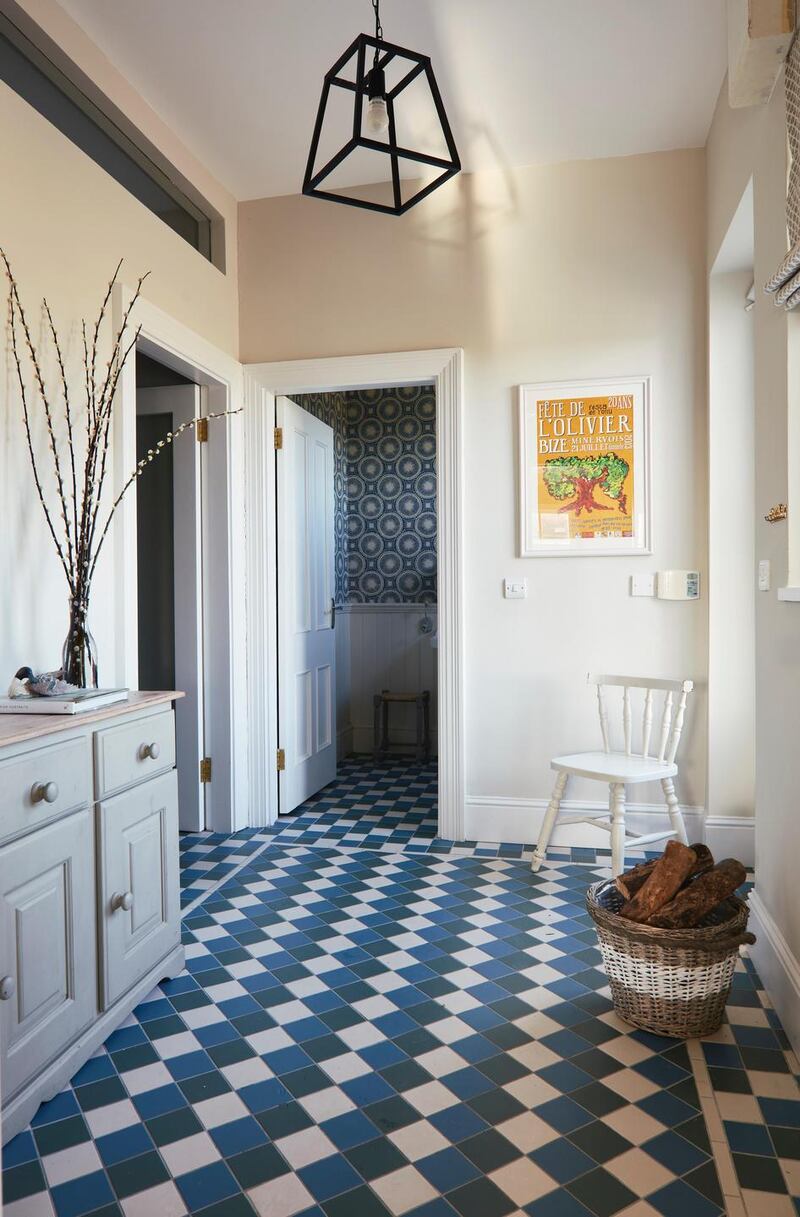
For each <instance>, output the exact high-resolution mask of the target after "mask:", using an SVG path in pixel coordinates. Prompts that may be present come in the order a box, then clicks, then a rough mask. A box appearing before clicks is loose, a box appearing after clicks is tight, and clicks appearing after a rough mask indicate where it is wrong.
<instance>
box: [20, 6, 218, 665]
mask: <svg viewBox="0 0 800 1217" xmlns="http://www.w3.org/2000/svg"><path fill="white" fill-rule="evenodd" d="M29 8H30V9H31V11H32V12H34V11H36V12H37V14H38V15H39V17H40V18H41V20H42V21H43V22H44V23H47V22H49V21H55V22H56V27H51V29H52V30H53V32H54V33H55V34H57V36H58V37H59V39H60V40H61V44H62V45H63V46H64V47H65V49H67V50H68V51H69V52H70V53H73V54H74V55H75V57H76V59H77V60H78V62H79V63H80V64H81V66H82V67H84V68H85V70H87V71H89V72H90V74H92V76H93V78H94V79H96V80H98V81H99V82H102V83H103V84H104V87H106V88H107V90H108V91H109V93H110V95H112V96H113V99H114V100H115V101H116V102H117V104H119V105H121V106H123V107H124V108H126V112H127V113H130V115H131V117H132V118H134V120H135V121H137V122H138V123H139V124H140V125H141V127H142V129H143V130H144V131H145V134H147V135H148V137H149V138H150V139H152V140H153V142H154V143H156V144H157V145H158V146H159V148H161V149H162V150H163V151H164V153H165V155H168V156H170V157H171V158H172V159H173V160H174V161H175V163H176V164H177V163H178V162H180V165H179V167H180V169H181V172H182V173H184V174H185V175H186V176H187V177H190V178H191V179H192V180H193V181H194V182H195V184H196V185H197V187H198V189H200V190H202V191H203V192H204V194H205V195H206V197H207V198H208V199H209V201H210V202H211V203H212V204H213V205H214V206H215V207H216V208H217V210H218V211H220V212H221V213H222V214H223V215H224V217H225V219H226V227H227V246H228V260H227V261H228V268H229V269H228V273H227V275H223V274H222V273H221V272H220V271H219V270H217V269H216V268H215V267H214V266H212V265H211V264H210V263H209V262H207V261H206V260H205V259H204V258H203V257H202V256H201V255H199V254H198V253H197V252H196V251H195V250H193V249H191V248H190V247H189V246H188V245H187V244H186V243H185V242H184V241H183V240H181V239H180V238H179V237H178V236H176V235H175V234H174V233H173V232H172V231H171V230H170V229H169V228H167V226H166V225H165V224H164V223H163V222H162V221H161V220H159V219H158V218H157V217H156V216H154V215H152V214H151V213H150V212H149V211H147V210H146V209H145V208H144V207H143V206H142V205H141V204H140V203H138V202H137V201H136V200H135V199H134V198H133V197H132V196H131V195H129V194H128V193H127V192H126V191H125V190H124V189H123V188H122V187H121V186H119V185H118V184H117V183H116V182H115V181H114V180H113V179H112V178H111V177H109V176H108V174H106V173H105V172H104V171H103V170H102V169H100V168H99V167H98V166H97V165H95V164H94V162H93V161H91V160H90V159H89V158H88V157H86V156H85V155H84V154H83V153H82V152H80V151H79V150H78V149H77V148H75V147H74V146H73V145H72V144H70V143H69V141H68V140H66V139H65V138H64V137H63V136H62V135H61V134H60V133H59V132H58V131H57V130H56V129H55V128H54V127H52V126H51V125H50V124H49V123H48V122H47V121H46V120H45V119H43V118H42V117H41V116H40V115H38V114H37V113H36V112H35V111H34V110H33V109H32V108H31V107H30V106H28V105H27V104H26V103H25V102H24V101H22V100H21V99H20V98H19V97H17V95H16V94H14V93H13V92H12V91H11V90H10V89H8V88H7V87H6V86H5V85H0V146H2V148H3V155H4V158H5V165H6V171H5V172H4V175H3V181H2V185H1V186H0V244H2V245H3V247H4V248H5V250H6V252H7V253H8V256H9V258H10V260H11V262H12V264H13V267H14V270H15V273H16V277H17V279H18V281H19V284H20V290H21V293H22V296H23V300H24V302H25V303H26V305H27V308H28V313H29V318H30V320H31V321H32V322H33V328H34V332H35V333H36V334H38V333H39V328H40V312H39V307H40V302H41V298H42V296H43V295H45V294H46V295H47V298H48V301H49V303H50V306H51V309H52V311H53V314H54V316H55V318H56V322H57V324H58V325H59V326H60V327H61V328H62V330H63V332H64V333H65V334H69V356H70V358H72V359H73V360H74V361H75V362H74V364H73V367H74V375H75V385H76V387H77V385H79V383H80V362H79V359H80V353H79V349H78V343H79V339H80V330H79V328H78V327H79V324H80V319H81V317H84V316H85V317H93V316H94V315H95V313H96V311H97V309H98V307H99V304H100V302H101V300H102V297H103V294H104V292H105V288H106V285H107V283H108V280H109V278H110V276H111V274H112V272H113V270H114V267H115V265H116V263H117V261H118V260H119V258H121V257H123V258H124V259H125V263H124V267H123V271H122V278H123V280H124V281H125V282H126V283H128V284H133V283H135V281H136V278H137V277H138V275H139V274H141V273H142V272H144V271H147V270H149V271H150V272H151V274H150V278H149V279H148V280H147V284H146V288H145V294H146V296H147V298H148V299H149V300H151V301H152V302H153V303H154V304H156V305H158V306H159V307H160V308H162V309H163V310H164V311H165V312H167V313H169V314H170V315H171V316H173V317H174V318H176V319H177V320H179V321H181V322H183V323H184V324H185V325H187V326H189V327H190V328H192V329H193V330H195V331H197V332H198V333H200V334H202V335H203V336H204V337H205V338H207V339H208V340H209V341H210V342H212V343H214V344H215V345H217V346H219V347H221V348H222V349H223V350H225V351H226V352H229V353H231V354H234V355H235V354H236V353H237V349H238V293H237V283H236V255H235V251H236V219H237V216H236V203H235V201H234V200H233V199H232V198H231V197H230V196H229V195H227V194H226V192H225V191H224V190H223V189H222V188H221V187H220V186H219V185H218V184H216V183H214V182H213V180H212V179H211V178H210V177H209V175H208V174H207V173H206V171H205V170H202V169H201V168H200V167H199V166H197V163H196V162H194V161H193V159H192V158H191V156H190V155H189V154H188V153H187V152H186V150H185V149H184V150H181V148H180V146H179V145H178V144H177V142H176V141H175V139H174V137H173V136H168V134H167V133H166V128H164V127H163V124H161V123H160V121H159V120H157V119H156V117H155V116H154V115H153V114H152V112H148V111H147V108H146V107H144V105H143V103H141V101H140V100H139V102H138V103H136V99H135V95H133V94H132V93H131V90H130V87H129V86H126V85H125V83H124V82H123V81H122V79H121V78H120V77H119V76H118V74H117V73H116V72H115V69H113V67H112V65H110V64H109V63H108V61H106V60H104V59H103V57H102V56H101V55H100V53H99V52H98V51H97V50H96V48H93V47H92V44H91V43H88V41H87V40H86V39H85V38H84V37H83V35H81V34H80V31H78V30H77V27H74V26H73V25H72V23H71V22H69V21H68V19H67V18H66V17H65V15H64V13H63V11H61V10H59V9H58V8H57V6H55V5H53V4H52V3H51V2H50V0H39V2H37V3H34V0H31V3H30V4H29ZM10 167H13V171H12V172H9V168H10ZM0 292H1V293H2V299H3V302H4V303H3V308H5V298H6V293H5V282H4V280H3V282H2V287H1V288H0ZM4 321H5V318H4ZM105 349H107V348H105ZM7 354H8V352H7V350H6V343H5V342H4V343H3V344H2V349H1V350H0V385H2V397H0V521H2V529H0V588H1V589H2V629H0V686H5V684H6V682H7V680H8V678H9V677H10V676H11V674H12V673H13V671H14V669H15V668H16V667H17V666H19V664H21V663H30V664H31V665H32V666H34V667H54V666H56V665H57V664H58V662H59V661H60V647H61V644H62V642H63V639H64V635H65V633H66V628H67V594H66V583H65V580H64V576H63V573H62V572H61V569H60V566H59V565H58V561H57V559H56V557H55V553H54V551H53V549H52V542H51V541H50V538H49V536H48V534H47V531H46V526H45V523H44V519H43V516H42V512H41V508H40V506H39V503H38V501H37V499H36V495H35V491H34V487H33V482H32V478H31V475H30V471H29V468H28V463H27V453H26V450H25V440H24V433H23V430H22V424H21V418H20V412H19V401H18V395H17V391H16V388H15V385H14V382H13V378H12V376H11V369H10V367H9V365H8V359H7ZM103 358H104V359H105V358H107V356H106V355H103ZM49 371H50V372H51V373H52V372H53V371H54V369H53V367H52V363H50V365H49ZM112 569H113V542H112V543H111V544H108V545H107V546H106V547H105V549H104V556H103V559H102V560H101V564H100V567H99V568H98V579H97V581H96V584H95V588H94V592H93V599H92V612H91V619H90V625H91V627H92V629H93V631H94V633H95V634H96V637H97V642H98V647H99V653H100V676H101V680H102V679H103V678H105V680H106V682H109V681H111V680H113V678H114V672H113V669H112V666H111V665H112V659H113V653H114V645H113V643H114V640H113V634H112V616H113V588H112V585H111V572H112ZM104 658H105V661H106V662H105V665H104V663H103V660H104Z"/></svg>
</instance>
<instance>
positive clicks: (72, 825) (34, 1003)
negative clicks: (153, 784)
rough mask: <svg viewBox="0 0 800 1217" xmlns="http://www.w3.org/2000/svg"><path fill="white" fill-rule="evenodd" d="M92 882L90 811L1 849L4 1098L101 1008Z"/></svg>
mask: <svg viewBox="0 0 800 1217" xmlns="http://www.w3.org/2000/svg"><path fill="white" fill-rule="evenodd" d="M94 885H95V877H94V841H93V831H92V819H91V813H90V812H89V811H79V812H76V813H75V814H74V815H71V816H67V817H66V818H65V819H63V820H58V821H57V822H56V823H55V824H50V825H48V826H47V827H45V828H42V829H41V830H40V831H39V832H36V833H31V834H30V835H29V836H27V837H23V838H22V839H21V840H20V841H15V842H14V843H13V844H12V845H6V846H4V847H3V849H0V976H2V979H3V986H2V998H3V1000H2V1001H0V1047H1V1048H2V1056H3V1060H4V1061H5V1075H4V1077H3V1091H4V1095H3V1097H4V1098H6V1099H7V1098H10V1097H11V1095H13V1094H14V1093H15V1092H16V1091H17V1090H19V1089H20V1087H21V1086H23V1085H24V1083H25V1082H26V1081H27V1080H28V1079H29V1078H31V1077H33V1076H34V1074H36V1073H38V1071H39V1070H40V1069H41V1068H42V1067H43V1066H44V1065H46V1064H47V1062H48V1061H49V1060H51V1059H52V1058H53V1057H54V1056H56V1055H57V1054H58V1053H59V1052H60V1051H61V1049H62V1048H64V1047H65V1045H67V1044H69V1043H71V1042H72V1040H74V1039H75V1038H76V1037H77V1036H78V1034H79V1033H80V1032H81V1031H82V1030H83V1029H84V1027H86V1026H88V1024H89V1023H90V1022H91V1021H92V1019H93V1018H95V1017H96V1015H97V975H96V964H95V958H96V949H95V886H94Z"/></svg>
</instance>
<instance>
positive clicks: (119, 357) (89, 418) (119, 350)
mask: <svg viewBox="0 0 800 1217" xmlns="http://www.w3.org/2000/svg"><path fill="white" fill-rule="evenodd" d="M0 260H2V262H3V264H4V265H5V270H6V275H7V277H8V281H9V285H10V297H9V307H10V316H11V346H12V353H13V357H14V363H15V365H16V372H17V380H18V382H19V389H20V395H21V399H22V416H23V421H24V425H25V435H26V439H27V442H28V453H29V456H30V461H31V468H32V470H33V479H34V484H35V486H36V492H37V494H38V496H39V501H40V503H41V504H42V510H43V511H44V515H45V519H46V521H47V526H48V528H49V530H50V535H51V537H52V538H53V543H54V545H55V547H56V552H57V554H58V557H59V559H60V561H61V565H62V566H63V568H64V573H65V575H66V577H67V584H68V586H69V591H70V597H71V600H72V603H73V606H74V608H76V609H78V610H80V611H82V612H85V611H86V608H87V607H88V601H89V591H90V588H91V583H92V579H93V577H94V573H95V570H96V568H97V561H98V558H99V557H100V552H101V550H102V548H103V543H104V541H105V539H106V537H107V536H108V532H109V529H110V527H111V521H112V520H113V518H114V514H115V512H116V510H117V508H118V507H119V505H120V503H121V502H122V500H123V499H124V497H125V495H126V494H127V492H128V491H129V490H130V488H131V486H132V485H133V483H134V482H135V481H136V480H137V479H138V478H140V477H141V476H142V474H143V473H144V471H145V469H146V468H147V466H148V465H149V464H150V463H151V462H152V461H153V460H155V458H156V457H158V456H159V455H160V454H161V453H162V452H163V451H164V449H165V448H166V447H167V446H168V445H169V444H171V443H173V442H174V441H175V440H176V439H177V438H178V436H179V435H182V434H183V433H184V432H185V431H188V430H189V429H190V428H194V427H195V426H196V425H197V423H198V422H199V421H200V420H199V419H197V418H193V419H190V420H189V421H188V422H185V423H183V424H182V425H181V426H180V427H178V428H177V430H176V431H170V432H168V433H167V435H166V436H165V437H164V438H163V439H160V440H159V441H158V443H157V444H156V446H155V448H150V449H149V450H148V452H147V455H146V456H145V457H143V459H142V460H140V461H139V462H138V464H137V465H136V467H135V469H134V470H133V472H132V473H131V475H130V477H129V478H128V479H127V481H126V482H125V484H124V486H123V487H122V490H121V491H120V493H119V494H118V495H117V497H116V499H115V500H114V502H113V503H112V504H111V507H110V509H109V512H108V515H107V517H106V519H105V523H104V524H103V527H102V531H101V532H100V534H99V537H98V533H97V530H98V525H99V519H100V513H101V506H102V502H103V489H104V487H105V481H106V476H107V472H108V453H109V447H110V436H111V424H112V419H113V412H114V402H115V399H116V394H117V389H118V387H119V382H120V377H121V376H122V373H123V370H124V368H125V365H126V363H127V361H128V359H129V357H130V355H131V354H132V353H133V351H134V350H135V348H136V344H137V342H138V340H139V336H140V334H141V326H138V327H137V328H136V329H135V330H133V331H132V330H131V317H132V314H133V310H134V308H135V306H136V302H137V301H138V299H139V297H140V295H141V290H142V284H143V283H144V281H145V279H146V278H147V276H146V275H143V276H142V277H141V278H140V279H139V281H138V283H137V285H136V289H135V291H134V292H133V294H132V298H131V300H130V301H129V303H128V305H127V307H126V309H125V312H124V314H123V316H122V321H121V323H120V326H119V329H118V330H117V332H116V333H115V334H114V336H113V340H112V347H111V358H110V359H109V361H108V363H107V365H106V371H105V375H104V377H103V380H102V384H98V374H97V359H98V349H99V343H100V331H101V329H102V325H103V321H104V319H105V317H106V315H107V312H108V305H109V301H110V300H111V296H112V293H113V290H114V286H115V284H116V282H117V279H118V276H119V271H120V267H121V265H122V263H121V262H120V263H119V265H118V266H117V268H116V270H115V271H114V274H113V276H112V278H111V281H110V283H109V285H108V289H107V291H106V294H105V297H104V298H103V303H102V305H101V306H100V312H99V314H98V317H97V320H96V322H95V324H94V327H93V330H92V331H91V340H90V337H89V330H88V329H87V326H86V322H85V321H84V322H82V324H81V335H82V345H83V381H84V384H83V387H84V391H85V393H86V410H85V416H84V419H83V422H84V429H85V435H86V449H85V456H84V461H83V469H82V471H81V478H79V474H78V462H77V459H76V449H75V440H76V427H75V421H76V420H75V416H74V414H73V404H72V398H71V396H70V387H69V378H68V375H67V369H66V364H65V361H64V357H63V350H62V346H61V343H60V341H59V338H58V331H57V330H56V326H55V322H54V321H53V317H52V315H51V312H50V309H49V307H48V305H47V301H44V311H45V316H46V319H47V324H48V329H49V334H50V338H51V340H52V343H53V347H54V349H55V354H56V361H57V363H58V370H59V377H60V390H61V395H62V397H63V399H64V415H65V420H66V428H67V441H68V456H69V468H70V472H71V481H72V522H71V523H70V520H69V513H68V510H67V494H66V491H65V489H64V481H63V477H62V473H61V458H60V456H59V452H58V443H57V438H56V432H55V426H54V421H53V419H54V411H53V408H52V405H51V402H50V399H49V397H48V394H47V388H46V385H45V379H44V375H43V373H42V366H41V362H40V358H39V354H38V352H37V351H36V348H35V347H34V345H33V339H32V337H31V334H30V329H29V327H28V324H27V320H26V317H25V313H24V310H23V308H22V303H21V301H20V296H19V291H18V288H17V283H16V280H15V279H14V276H13V274H12V271H11V266H10V264H9V261H8V259H7V257H6V255H5V253H3V251H2V249H0ZM18 325H19V327H20V328H21V330H22V333H23V334H24V337H25V346H26V348H27V353H28V357H29V359H30V362H31V364H32V367H33V372H34V380H35V382H36V387H37V389H38V395H39V396H40V397H41V399H42V405H43V407H44V415H45V421H46V423H47V430H48V436H49V448H50V453H51V456H52V460H53V467H54V471H55V476H56V483H57V487H58V495H59V499H60V502H61V508H62V517H63V521H64V533H65V541H63V542H62V541H61V540H60V539H59V536H58V534H57V531H56V528H55V524H54V521H53V517H52V515H51V513H50V509H49V508H48V506H47V500H46V498H45V494H44V489H43V487H42V481H41V476H40V470H39V465H38V463H37V460H36V452H35V449H34V444H33V435H32V432H31V413H30V404H29V399H28V390H27V388H26V384H25V376H24V372H23V366H22V355H21V352H20V349H19V343H18V339H17V326H18ZM239 413H241V411H240V410H223V411H219V412H217V413H214V414H207V415H205V418H207V419H217V418H225V417H227V416H229V415H232V414H239ZM79 480H82V483H83V485H82V487H81V494H80V510H79V498H78V483H79ZM95 540H97V544H96V545H95Z"/></svg>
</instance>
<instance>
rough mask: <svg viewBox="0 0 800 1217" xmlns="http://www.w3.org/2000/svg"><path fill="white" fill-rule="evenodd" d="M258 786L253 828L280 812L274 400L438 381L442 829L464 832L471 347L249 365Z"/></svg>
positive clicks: (252, 777) (252, 756) (248, 493)
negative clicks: (466, 426)
mask: <svg viewBox="0 0 800 1217" xmlns="http://www.w3.org/2000/svg"><path fill="white" fill-rule="evenodd" d="M244 372H245V403H246V406H245V446H246V462H245V468H246V472H245V478H246V490H245V498H246V513H247V533H248V536H247V626H248V629H247V671H248V681H247V689H248V703H249V704H248V720H249V723H250V731H249V757H248V759H249V789H250V792H251V820H250V823H251V825H252V826H253V827H256V826H259V827H260V826H264V825H267V824H272V823H274V821H275V819H276V818H277V812H278V774H277V768H276V755H277V749H278V747H279V743H280V741H279V740H278V718H277V700H278V699H277V553H276V540H275V459H274V445H273V427H274V417H275V398H276V397H277V396H280V395H288V396H292V394H297V393H319V392H341V391H346V390H348V389H379V388H395V387H399V386H402V385H415V384H434V385H435V386H436V462H437V554H438V584H439V586H438V594H437V602H438V620H439V647H438V676H439V694H438V696H439V723H438V726H439V835H440V836H442V837H445V838H447V839H448V840H455V841H458V840H463V838H464V615H463V586H464V530H463V519H464V513H463V481H464V469H463V417H464V409H463V405H464V352H463V350H462V349H461V348H460V347H450V348H445V349H440V350H431V351H400V352H395V353H390V354H383V355H346V356H335V357H331V358H323V359H305V360H289V361H285V362H279V363H252V364H245V366H244Z"/></svg>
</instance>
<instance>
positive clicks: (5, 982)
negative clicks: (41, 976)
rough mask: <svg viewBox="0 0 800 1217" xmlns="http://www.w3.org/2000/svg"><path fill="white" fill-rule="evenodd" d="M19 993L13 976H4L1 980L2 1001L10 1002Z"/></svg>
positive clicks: (0, 995) (0, 994) (0, 998)
mask: <svg viewBox="0 0 800 1217" xmlns="http://www.w3.org/2000/svg"><path fill="white" fill-rule="evenodd" d="M16 991H17V985H16V982H15V980H14V977H13V976H4V977H3V979H2V980H0V1001H8V999H9V998H10V997H13V996H14V994H15V993H16Z"/></svg>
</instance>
